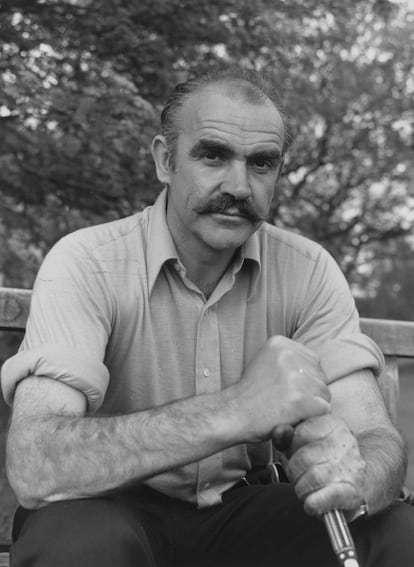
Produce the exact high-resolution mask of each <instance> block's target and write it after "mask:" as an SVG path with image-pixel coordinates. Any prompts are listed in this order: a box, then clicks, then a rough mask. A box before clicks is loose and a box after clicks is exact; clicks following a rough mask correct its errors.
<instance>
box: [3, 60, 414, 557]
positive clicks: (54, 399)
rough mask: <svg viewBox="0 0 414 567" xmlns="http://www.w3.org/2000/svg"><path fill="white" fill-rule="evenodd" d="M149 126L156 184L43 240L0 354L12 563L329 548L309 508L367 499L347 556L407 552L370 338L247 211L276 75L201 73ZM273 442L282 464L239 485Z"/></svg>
mask: <svg viewBox="0 0 414 567" xmlns="http://www.w3.org/2000/svg"><path fill="white" fill-rule="evenodd" d="M162 132H163V135H159V136H156V137H155V139H154V141H153V145H152V151H153V157H154V161H155V166H156V170H157V175H158V178H159V180H160V182H161V183H162V184H164V185H165V186H166V189H165V190H164V191H163V192H162V193H161V195H160V197H159V198H158V200H157V202H156V203H155V205H154V206H153V207H151V208H148V209H146V210H145V211H143V212H142V213H139V214H137V215H134V216H132V217H130V218H127V219H123V220H120V221H116V222H112V223H108V224H105V225H102V226H98V227H94V228H88V229H84V230H81V231H78V232H76V233H74V234H72V235H69V236H67V237H65V238H64V239H62V240H61V241H60V242H59V243H58V244H57V245H56V246H55V247H54V249H53V250H52V251H51V252H50V253H49V255H48V257H47V258H46V260H45V262H44V264H43V266H42V268H41V270H40V272H39V275H38V278H37V281H36V284H35V288H34V295H33V300H32V308H31V314H30V318H29V321H28V326H27V333H26V336H25V340H24V342H23V345H22V348H21V350H20V352H19V353H18V354H17V355H16V356H15V357H13V358H12V359H10V360H9V361H8V362H7V363H6V365H5V366H4V368H3V375H2V380H3V382H2V386H3V392H4V395H5V397H6V399H7V400H8V401H9V402H10V403H11V402H12V401H13V414H12V419H11V425H10V430H9V435H8V450H7V458H8V474H9V479H10V483H11V485H12V487H13V488H14V490H15V492H16V494H17V497H18V499H19V501H20V503H21V504H22V508H20V509H19V510H18V512H17V514H16V519H15V525H14V533H13V537H14V540H15V543H14V546H13V565H16V566H20V565H31V566H37V565H41V566H42V567H47V566H53V567H56V566H57V565H59V566H75V565H76V566H78V565H82V566H98V565H99V567H104V566H107V565H108V566H109V565H111V566H114V565H116V566H117V567H126V566H132V565H133V566H137V565H140V566H154V565H157V566H167V565H169V566H170V565H176V566H182V565H188V566H193V567H195V566H198V565H210V566H219V565H222V566H223V567H224V566H230V565H255V566H267V565H278V566H287V565H295V566H299V565H307V566H310V565H320V566H322V565H323V566H333V565H336V558H335V556H334V554H333V551H332V549H331V547H330V544H329V540H328V537H327V535H326V532H325V529H324V525H323V523H322V522H321V519H320V518H321V516H322V514H324V513H325V512H327V511H329V510H331V509H332V508H341V509H343V510H344V512H345V513H346V515H347V517H348V519H349V520H352V518H353V517H355V516H358V514H359V511H360V510H362V508H361V507H364V509H365V506H366V505H367V506H368V510H369V515H368V517H367V518H359V519H357V520H355V523H351V529H352V531H353V534H354V537H355V540H356V545H357V548H358V552H359V554H360V556H361V559H362V560H363V565H367V566H368V565H370V566H374V565H375V566H376V567H382V566H388V565H393V566H395V565H407V566H408V565H411V564H413V563H412V561H413V559H414V552H413V546H412V544H411V542H410V541H409V538H410V532H411V530H412V528H413V527H414V521H413V515H412V512H411V510H412V509H411V508H410V507H409V506H407V505H404V504H401V503H399V504H396V503H393V501H394V499H395V498H396V496H397V495H398V493H399V490H400V487H401V484H402V482H403V478H404V473H405V468H404V467H405V464H404V463H405V460H404V449H403V444H402V441H401V438H400V436H399V434H398V433H397V431H396V430H395V428H394V427H393V425H392V424H391V422H390V420H389V418H388V415H387V412H386V409H385V408H384V404H383V402H382V399H381V396H380V393H379V391H378V388H377V385H376V381H375V377H374V375H375V374H378V373H379V372H380V370H381V367H382V355H381V353H380V352H379V350H378V348H377V347H376V345H375V344H374V343H372V342H371V341H370V340H369V339H368V338H367V337H365V336H364V335H362V334H361V333H360V332H359V327H358V317H357V314H356V311H355V307H354V303H353V301H352V298H351V296H350V293H349V289H348V287H347V285H346V283H345V280H344V278H343V276H342V275H341V273H340V272H339V269H338V268H337V266H336V264H335V263H334V262H333V260H332V259H331V258H330V256H329V255H328V254H327V253H326V252H325V251H324V250H322V249H321V248H320V247H319V246H318V245H316V244H315V243H312V242H310V241H308V240H306V239H304V238H302V237H299V236H297V235H294V234H290V233H287V232H285V231H283V230H280V229H278V228H275V227H272V226H270V225H269V224H267V223H265V222H264V220H265V219H266V217H267V216H268V214H269V210H270V205H271V201H272V198H273V194H274V190H275V187H276V184H277V181H278V179H279V176H280V173H281V170H282V166H283V158H284V155H285V152H286V150H287V148H288V146H289V143H290V131H289V125H288V121H287V118H286V116H285V114H284V112H283V110H282V109H281V107H280V103H279V101H278V98H277V97H276V95H275V93H274V90H273V89H272V87H271V85H270V86H269V83H267V82H266V81H264V80H262V79H261V78H260V77H259V76H258V75H257V74H255V73H247V72H243V71H241V70H237V69H227V70H224V71H218V72H216V73H213V74H211V75H208V76H203V77H201V78H199V79H196V80H193V81H190V82H188V83H185V84H183V85H179V86H178V87H177V88H176V89H175V91H174V93H173V94H172V95H171V97H170V99H169V101H168V102H167V105H166V107H165V109H164V111H163V114H162ZM293 428H294V429H293ZM292 432H293V437H292V435H291V433H292ZM285 433H288V442H286V439H284V436H285ZM272 440H274V441H275V442H276V443H277V444H279V446H281V445H283V448H284V450H285V455H286V457H285V460H286V470H287V474H288V477H289V480H290V483H289V484H288V483H284V484H273V485H272V484H265V485H256V484H254V485H249V486H248V485H246V482H243V481H242V479H243V477H245V475H246V474H247V473H248V472H249V470H250V469H251V468H253V467H257V466H265V465H267V464H269V463H270V462H271V459H272V448H271V443H272Z"/></svg>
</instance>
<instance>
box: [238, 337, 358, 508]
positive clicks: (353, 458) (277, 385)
mask: <svg viewBox="0 0 414 567" xmlns="http://www.w3.org/2000/svg"><path fill="white" fill-rule="evenodd" d="M239 385H240V387H241V388H242V392H241V399H242V400H244V399H246V401H247V402H248V403H247V404H246V406H247V407H245V408H244V409H245V410H247V412H248V414H247V417H248V419H249V427H250V435H249V436H250V441H251V442H254V441H256V442H257V441H261V440H264V439H268V438H273V440H274V441H275V442H276V445H277V444H278V442H280V434H281V432H283V431H284V432H285V434H284V438H285V439H284V443H285V447H284V448H283V449H284V454H285V456H286V459H287V466H286V472H287V475H288V477H289V480H290V482H291V483H292V484H293V485H294V488H295V492H296V494H297V496H298V498H299V499H300V500H302V502H303V503H304V508H305V510H306V512H307V513H309V514H311V515H322V514H324V513H325V512H328V511H329V510H332V509H333V508H340V509H343V510H345V511H346V510H354V509H356V508H358V506H360V505H361V504H362V503H363V501H364V498H363V486H364V476H365V468H366V465H365V461H364V460H363V458H362V456H361V453H360V449H359V445H358V441H357V439H356V437H355V436H354V435H353V433H352V432H351V430H350V429H349V427H348V426H347V425H346V423H345V421H344V420H343V419H341V418H339V417H336V416H335V415H333V414H332V413H331V406H330V399H331V397H330V391H329V388H328V386H327V383H326V376H325V374H324V372H323V370H322V368H321V365H320V362H319V359H318V357H317V356H316V354H315V353H313V352H312V351H311V350H310V349H308V348H307V347H305V346H304V345H301V344H300V343H297V342H295V341H292V340H290V339H287V338H286V337H279V336H277V337H272V338H271V339H269V340H268V341H267V343H266V344H265V345H264V347H262V349H260V351H259V352H258V353H257V354H256V356H255V357H254V358H253V360H252V361H251V362H250V363H249V365H248V366H247V368H246V370H245V372H244V373H243V377H242V380H241V381H240V382H239ZM247 398H248V399H247ZM281 424H283V427H281ZM287 438H289V443H288V444H286V439H287Z"/></svg>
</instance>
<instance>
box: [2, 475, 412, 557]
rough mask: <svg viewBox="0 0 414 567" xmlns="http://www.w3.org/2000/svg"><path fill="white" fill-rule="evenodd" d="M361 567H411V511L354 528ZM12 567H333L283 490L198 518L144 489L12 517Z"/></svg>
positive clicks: (240, 491) (246, 494)
mask: <svg viewBox="0 0 414 567" xmlns="http://www.w3.org/2000/svg"><path fill="white" fill-rule="evenodd" d="M351 531H352V535H353V537H354V540H355V543H356V546H357V550H358V555H359V558H360V563H361V566H362V567H412V566H413V565H414V507H412V506H409V505H408V504H403V503H399V504H396V505H395V506H393V507H392V508H391V509H390V510H388V511H387V512H386V513H383V514H380V515H378V516H375V517H373V518H368V519H360V520H357V521H356V522H354V523H353V524H351ZM13 539H14V544H13V547H12V552H11V566H12V567H155V566H156V567H167V566H168V567H172V566H174V567H182V566H187V567H201V566H202V567H207V566H209V567H232V566H234V567H235V566H237V567H247V566H249V567H337V566H338V563H337V561H336V558H335V556H334V554H333V552H332V550H331V546H330V542H329V540H328V536H327V534H326V531H325V528H324V525H323V523H322V522H321V521H320V520H318V519H316V518H310V517H309V516H307V515H306V514H305V513H304V512H303V509H302V504H301V503H300V502H299V501H298V500H297V498H296V496H295V494H294V492H293V489H292V487H291V486H289V485H288V484H279V485H266V486H244V487H240V488H236V489H234V490H230V491H228V492H226V493H225V494H224V495H223V504H221V505H218V506H213V507H211V508H206V509H201V510H198V509H197V508H196V507H195V506H193V505H191V504H188V503H184V502H181V501H179V500H176V499H173V498H169V497H167V496H164V495H162V494H160V493H158V492H156V491H154V490H152V489H150V488H146V487H139V488H133V489H130V490H127V491H124V492H120V493H117V494H114V495H110V496H105V497H101V498H94V499H85V500H72V501H67V502H59V503H55V504H50V505H49V506H47V507H45V508H42V509H40V510H37V511H28V510H24V509H23V508H19V509H18V511H17V513H16V518H15V522H14V528H13Z"/></svg>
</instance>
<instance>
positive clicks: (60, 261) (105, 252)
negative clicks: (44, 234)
mask: <svg viewBox="0 0 414 567" xmlns="http://www.w3.org/2000/svg"><path fill="white" fill-rule="evenodd" d="M147 224H148V211H147V209H145V210H144V211H142V212H141V213H136V214H134V215H131V216H129V217H125V218H123V219H119V220H115V221H110V222H106V223H102V224H99V225H95V226H91V227H86V228H81V229H79V230H76V231H74V232H72V233H70V234H67V235H66V236H64V237H63V238H61V239H60V240H59V241H58V242H57V243H56V244H55V245H54V246H53V247H52V249H51V250H50V251H49V253H48V254H47V256H46V258H45V260H44V261H43V264H42V267H41V270H40V273H41V274H42V273H43V274H45V273H50V272H51V273H55V272H56V271H58V272H60V273H63V272H68V271H70V270H73V269H75V267H76V266H78V267H79V268H80V267H81V266H83V267H84V268H85V271H88V272H90V273H91V272H97V271H104V272H106V271H107V270H108V269H109V270H111V268H116V267H117V268H119V267H120V266H121V265H122V264H123V263H125V262H127V263H131V262H133V263H136V262H137V261H138V260H139V258H141V257H143V253H142V251H143V250H144V248H145V239H146V231H147ZM82 271H83V270H82Z"/></svg>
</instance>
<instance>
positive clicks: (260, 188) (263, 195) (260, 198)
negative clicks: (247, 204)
mask: <svg viewBox="0 0 414 567" xmlns="http://www.w3.org/2000/svg"><path fill="white" fill-rule="evenodd" d="M274 193H275V181H273V180H272V181H269V182H267V183H260V184H258V185H257V186H256V188H255V191H254V200H255V203H256V206H257V207H259V208H260V210H261V212H267V211H268V210H269V209H270V206H271V204H272V200H273V195H274Z"/></svg>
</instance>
